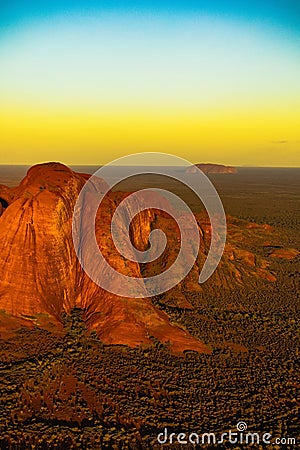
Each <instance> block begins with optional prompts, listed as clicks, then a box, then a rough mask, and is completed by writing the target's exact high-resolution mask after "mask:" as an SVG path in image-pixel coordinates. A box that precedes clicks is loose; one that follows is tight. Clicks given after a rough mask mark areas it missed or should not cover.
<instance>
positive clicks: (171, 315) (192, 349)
mask: <svg viewBox="0 0 300 450" xmlns="http://www.w3.org/2000/svg"><path fill="white" fill-rule="evenodd" d="M14 170H15V172H14ZM94 170H95V168H93V167H73V168H72V170H71V169H70V168H68V167H66V166H64V165H62V164H59V163H49V164H43V165H38V166H34V167H32V168H31V169H30V170H29V172H28V173H27V175H25V174H26V170H25V168H20V167H19V168H9V169H8V167H5V166H2V168H1V167H0V310H1V311H0V336H1V340H0V343H1V346H0V369H1V376H0V385H1V404H0V405H1V406H0V408H1V410H0V448H1V449H13V450H17V449H36V450H37V449H39V450H47V449H57V450H62V449H102V448H105V449H153V448H154V449H155V448H157V449H159V448H216V447H217V448H220V449H223V448H224V449H225V448H234V449H244V448H263V446H262V443H261V442H260V443H257V442H254V443H253V444H251V446H250V445H248V446H247V445H245V444H243V445H242V444H238V443H236V444H234V445H233V444H232V443H230V442H223V443H219V444H218V445H217V444H215V445H213V443H212V442H211V443H210V444H209V443H208V441H207V440H206V441H205V442H204V443H203V444H200V443H199V446H198V447H197V446H195V445H194V444H191V443H189V444H187V445H184V446H183V445H182V446H181V445H180V444H178V443H176V442H177V441H176V436H177V435H178V434H179V433H186V434H187V435H188V434H189V433H198V434H199V435H200V436H201V434H203V433H215V434H216V435H218V436H220V435H221V434H222V433H224V432H228V430H232V431H236V429H237V423H238V422H245V423H246V426H247V431H249V432H252V433H260V434H261V435H262V434H263V433H270V435H272V438H271V440H272V439H273V441H272V442H274V439H275V438H284V439H286V440H287V439H288V438H294V439H296V440H297V439H299V436H298V430H299V423H298V414H299V406H300V400H299V387H300V384H299V383H300V382H299V298H300V295H299V294H300V256H299V255H300V253H299V251H300V236H299V224H300V207H299V205H300V169H288V168H282V169H279V168H278V169H277V168H274V169H273V168H238V170H237V173H230V172H228V173H210V174H209V178H210V180H211V181H212V182H213V184H214V186H215V188H216V189H217V191H218V193H219V195H220V197H221V199H222V202H223V205H224V209H225V212H226V219H227V241H226V245H225V251H224V254H223V257H222V260H221V262H220V264H219V266H218V268H217V270H216V271H215V273H214V274H213V275H212V277H211V278H210V279H209V280H208V281H207V282H205V283H204V284H202V285H199V284H198V275H199V271H200V269H201V267H202V265H203V263H204V261H205V258H206V255H207V252H208V249H209V246H210V239H211V227H210V222H209V219H208V217H207V214H206V212H205V210H204V207H203V206H202V204H201V203H200V201H199V200H198V199H197V198H196V196H195V195H194V194H192V193H191V191H189V189H188V188H185V187H182V186H181V185H180V184H179V183H178V182H176V181H170V180H167V181H166V179H164V178H162V177H161V176H159V175H155V176H151V175H147V176H144V177H143V178H140V177H136V178H135V179H130V180H127V181H126V182H125V181H123V182H121V183H120V184H119V185H118V186H116V187H115V188H114V189H113V191H111V192H109V194H108V196H107V197H108V198H107V199H106V200H105V201H104V202H103V206H102V207H101V208H100V209H99V211H98V214H97V217H96V221H95V225H96V227H95V229H96V238H97V243H98V245H99V247H100V248H101V249H102V250H103V254H104V255H105V256H106V258H107V260H109V261H110V262H111V264H112V265H113V266H114V267H115V268H117V269H118V270H119V271H121V272H122V273H124V274H127V275H131V276H132V275H134V276H136V277H141V278H142V277H147V276H153V275H154V274H156V273H159V272H160V271H161V270H165V269H166V268H167V267H168V266H169V265H171V264H172V263H173V261H174V259H175V258H176V254H177V252H178V246H179V239H178V229H177V227H176V226H175V225H174V223H173V222H172V219H171V218H170V217H169V216H168V215H166V214H164V213H162V212H160V211H159V210H155V211H145V212H144V213H141V214H140V215H139V217H138V218H137V220H134V221H133V223H132V226H131V240H132V242H133V243H134V245H135V246H136V247H137V248H138V249H139V250H145V249H146V248H147V246H148V236H149V232H150V230H152V229H153V228H159V229H163V230H165V232H166V235H167V238H168V246H167V248H166V250H165V252H164V253H163V255H162V256H161V257H160V258H159V259H158V260H157V261H155V262H153V263H151V262H150V263H145V264H138V263H136V262H133V261H129V262H124V260H123V258H121V257H120V256H119V255H117V254H116V251H115V248H114V246H113V243H112V240H111V236H110V221H111V217H112V214H113V211H114V208H115V207H116V206H117V205H118V204H119V203H120V202H121V201H122V200H123V199H124V198H126V196H127V195H128V193H129V192H132V191H135V190H138V189H141V188H143V187H158V186H159V187H160V188H162V189H169V190H171V191H173V192H174V193H176V194H178V195H180V197H181V198H182V199H184V201H185V202H186V203H187V204H189V206H190V207H191V209H192V211H193V213H194V214H195V218H196V221H197V225H198V228H199V233H200V237H201V245H200V250H199V254H198V256H197V258H196V261H195V264H194V265H193V267H192V270H191V271H190V273H189V275H188V276H187V277H186V278H185V279H184V280H183V281H182V282H181V283H179V284H178V285H177V286H175V287H174V288H172V289H171V290H170V291H168V292H166V293H164V294H161V295H158V296H154V297H151V298H141V299H131V298H126V297H119V296H117V295H115V294H111V293H109V292H106V291H105V290H103V289H102V288H100V287H99V286H97V285H96V284H94V283H93V282H92V280H90V278H89V277H88V276H87V275H86V274H85V273H84V272H83V270H82V268H81V267H80V265H79V262H78V261H77V258H76V254H75V251H74V249H73V242H72V231H71V228H72V216H73V210H74V204H75V201H76V198H77V196H78V194H79V192H80V190H81V188H82V187H83V185H84V184H85V182H86V180H87V179H88V175H85V174H87V173H90V174H91V173H93V172H94ZM178 170H180V168H178ZM186 176H187V177H193V176H195V175H194V174H193V173H190V174H186ZM21 180H22V181H21ZM87 213H88V211H87ZM120 226H121V227H122V224H120ZM191 248H192V247H191ZM103 276H105V274H104V275H103ZM111 283H112V286H113V284H114V280H113V279H112V280H111ZM165 428H167V430H168V436H169V435H170V434H171V433H175V435H174V436H175V438H174V440H173V443H171V444H170V441H169V437H168V440H167V442H166V444H164V446H163V447H162V446H161V444H159V442H158V440H157V436H158V434H159V433H163V432H164V429H165ZM290 442H291V441H290ZM295 442H296V441H295ZM298 442H299V441H298ZM272 448H274V449H279V448H281V446H280V445H272ZM285 448H296V445H295V443H294V444H293V445H292V444H286V445H285Z"/></svg>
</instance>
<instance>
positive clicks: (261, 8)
mask: <svg viewBox="0 0 300 450" xmlns="http://www.w3.org/2000/svg"><path fill="white" fill-rule="evenodd" d="M262 3H263V4H262ZM144 151H154V152H156V151H157V152H168V153H172V154H175V155H178V156H181V157H183V158H186V159H188V160H190V161H191V162H194V163H197V162H213V163H223V164H231V165H238V166H243V165H244V166H297V167H299V166H300V2H298V1H295V0H294V1H289V0H288V1H287V0H285V1H281V0H277V1H276V0H274V1H265V2H261V1H260V2H258V1H256V0H252V1H247V0H245V1H242V2H241V1H233V0H228V1H224V0H223V1H222V0H219V1H213V0H212V1H201V0H198V1H190V0H186V1H181V2H179V1H176V0H173V1H166V0H160V1H158V0H153V1H151V2H150V1H144V2H136V1H91V0H90V1H89V0H85V1H83V0H82V1H76V0H75V1H67V0H61V1H55V0H54V1H49V0H44V1H26V0H23V1H14V0H9V1H2V0H0V164H35V163H39V162H45V161H54V160H55V161H61V162H63V163H65V164H73V165H74V164H95V165H99V164H105V163H108V162H109V161H111V160H112V159H115V158H118V157H121V156H124V155H127V154H131V153H137V152H144Z"/></svg>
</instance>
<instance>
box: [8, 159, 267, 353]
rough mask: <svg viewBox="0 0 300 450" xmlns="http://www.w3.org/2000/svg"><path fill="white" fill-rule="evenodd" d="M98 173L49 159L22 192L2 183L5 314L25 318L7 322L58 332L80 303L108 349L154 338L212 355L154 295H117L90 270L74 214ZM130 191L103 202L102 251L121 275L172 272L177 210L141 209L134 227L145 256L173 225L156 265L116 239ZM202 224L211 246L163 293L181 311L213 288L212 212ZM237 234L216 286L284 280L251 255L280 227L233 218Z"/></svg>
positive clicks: (232, 234) (99, 222) (204, 244)
mask: <svg viewBox="0 0 300 450" xmlns="http://www.w3.org/2000/svg"><path fill="white" fill-rule="evenodd" d="M88 177H89V176H88V175H84V174H79V173H75V172H73V171H72V170H71V169H69V168H68V167H66V166H63V165H62V164H59V163H48V164H41V165H37V166H34V167H32V168H31V169H30V170H29V171H28V173H27V175H26V177H25V178H24V179H23V181H22V182H21V183H20V185H19V186H18V187H15V188H11V189H9V188H7V187H5V186H2V185H0V198H1V199H2V200H3V201H2V202H1V206H2V209H1V213H2V215H1V214H0V215H1V217H0V310H2V311H5V314H7V315H10V317H14V318H15V319H14V320H13V322H12V319H7V324H9V323H14V327H16V324H18V323H20V324H22V325H24V324H26V323H27V324H28V326H30V327H32V326H33V325H37V326H43V327H45V323H48V324H50V323H51V327H55V326H57V327H60V326H61V320H62V314H63V313H64V312H65V313H69V312H70V311H71V309H72V308H74V307H76V308H81V309H83V310H84V314H85V321H86V325H87V327H88V328H89V329H92V330H96V332H97V333H98V336H99V337H100V339H101V340H102V341H103V342H105V343H110V344H126V345H129V346H137V345H139V344H142V343H143V344H149V343H150V342H151V336H152V337H155V338H157V339H158V340H160V341H161V342H164V343H169V344H170V346H171V349H172V350H173V351H174V352H176V351H182V350H184V349H191V350H195V351H199V352H209V351H210V350H209V348H207V346H206V345H205V344H204V343H202V342H200V341H199V340H198V339H196V338H193V337H192V336H191V335H189V333H188V332H186V331H185V330H183V329H181V328H180V327H178V326H176V325H174V324H172V323H171V321H170V320H169V317H168V316H167V314H166V313H165V312H163V311H162V310H160V309H159V308H157V307H156V306H154V304H153V303H152V301H151V300H150V299H149V298H142V299H131V298H124V297H119V296H117V295H114V294H111V293H109V292H107V291H105V290H103V289H102V288H100V287H98V286H97V285H96V284H95V283H94V282H93V281H92V280H91V279H90V278H89V277H88V276H87V275H86V274H85V272H84V271H83V270H82V268H81V266H80V264H79V261H78V259H77V257H76V254H75V251H74V247H73V241H72V218H73V211H74V206H75V202H76V199H77V197H78V195H79V192H80V191H81V189H82V187H83V186H84V184H85V182H86V180H87V179H88ZM99 183H100V185H101V180H100V181H99ZM103 187H104V185H103ZM126 195H128V194H125V193H121V192H110V193H109V194H108V195H107V196H106V197H105V199H104V201H103V203H102V204H101V207H100V208H99V211H98V213H97V218H96V224H95V225H96V237H97V241H98V245H99V246H100V248H101V250H102V252H103V254H104V256H105V258H106V259H107V261H109V263H110V264H111V265H112V266H113V267H115V268H116V269H117V270H118V271H120V272H122V273H124V274H127V275H130V276H136V277H142V276H151V275H153V274H155V273H158V272H160V271H161V270H165V268H167V267H168V265H170V264H172V261H174V259H175V258H176V254H177V252H178V248H179V245H180V242H179V241H180V240H179V237H178V230H177V227H176V224H174V223H173V221H172V219H171V218H170V217H169V216H168V215H167V214H164V213H160V212H159V211H156V210H146V211H144V212H142V213H140V214H139V215H138V216H136V217H135V219H134V220H133V221H132V224H131V230H130V232H131V239H132V242H133V243H134V244H135V246H136V247H137V248H138V249H140V250H145V249H146V248H147V246H148V237H149V233H150V231H151V229H153V228H154V227H155V228H161V229H167V235H168V244H169V245H168V247H167V249H166V250H165V252H164V253H163V255H162V256H161V257H160V258H158V260H157V261H154V262H153V263H147V264H144V265H143V266H142V265H141V266H140V265H139V264H138V263H136V262H133V261H125V260H124V258H123V257H122V256H121V255H120V254H119V253H118V252H117V250H116V248H115V246H114V244H113V242H112V237H111V231H110V224H111V218H112V215H113V213H114V209H115V207H116V205H117V204H118V203H119V202H120V201H121V200H122V199H123V198H125V197H126ZM86 213H88V211H86ZM196 218H197V222H198V225H199V231H200V235H201V249H200V252H199V255H198V258H197V262H196V263H195V265H194V267H193V269H192V270H191V272H190V273H189V275H188V276H187V277H186V279H185V280H184V281H183V282H181V283H180V284H179V285H178V286H176V287H175V288H173V289H172V290H170V291H169V292H167V293H166V294H165V295H163V296H162V302H163V303H166V304H168V305H169V306H172V307H180V308H192V305H191V303H190V302H189V299H188V296H187V295H186V292H188V293H190V292H195V293H200V294H201V292H203V290H205V285H204V286H202V287H200V286H199V284H198V275H199V271H200V268H201V266H202V264H203V262H204V260H205V257H206V256H205V255H206V254H207V250H208V248H209V245H210V237H211V228H210V222H209V220H208V218H207V216H206V215H205V214H198V215H197V216H196ZM253 227H255V230H254V231H253ZM228 231H229V233H228V241H227V244H226V248H225V252H224V256H223V259H222V261H221V263H220V265H219V268H218V270H217V271H216V272H215V274H214V275H213V277H212V278H211V280H210V281H209V283H213V284H214V285H218V286H220V287H222V289H230V288H232V287H234V286H236V285H238V286H242V285H243V283H244V280H245V279H247V278H250V279H252V280H253V279H265V280H268V281H270V282H271V281H274V280H275V275H274V274H273V273H271V272H269V271H268V265H269V262H268V261H267V260H266V259H263V258H261V257H259V256H258V255H254V254H253V253H251V252H250V251H248V250H246V249H245V247H246V246H247V243H248V242H250V241H251V242H252V243H253V242H255V243H256V244H257V245H261V246H262V245H264V242H265V241H267V240H270V239H271V238H272V236H273V235H274V233H273V231H274V230H273V229H271V228H270V227H269V228H268V227H267V228H266V227H265V226H264V225H256V224H249V223H248V222H246V221H241V220H237V219H234V218H229V223H228ZM113 282H114V280H112V283H113ZM7 317H8V316H7ZM0 325H1V326H0V331H1V330H3V327H4V328H5V320H4V319H3V318H2V319H1V321H0ZM8 326H9V325H8ZM51 327H50V328H51ZM48 328H49V327H48Z"/></svg>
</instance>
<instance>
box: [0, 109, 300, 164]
mask: <svg viewBox="0 0 300 450" xmlns="http://www.w3.org/2000/svg"><path fill="white" fill-rule="evenodd" d="M0 129H1V134H0V148H2V149H5V151H2V152H1V158H0V163H1V164H35V163H38V162H43V161H53V160H55V161H61V162H63V163H65V164H69V165H70V164H73V165H76V164H78V165H84V164H87V165H88V164H91V165H101V164H106V163H108V162H109V161H111V160H113V159H115V158H118V157H121V156H125V155H126V154H130V153H138V152H144V151H160V152H167V153H172V154H175V155H178V156H181V157H182V158H185V159H188V160H190V161H191V162H192V163H197V162H213V163H223V164H231V165H240V166H241V165H251V166H288V167H289V166H296V167H297V166H300V152H299V147H300V140H299V130H300V110H299V114H297V113H295V109H294V110H292V109H291V108H288V107H287V109H286V111H283V110H282V109H280V110H276V109H273V110H272V111H269V110H267V109H265V110H264V109H260V110H257V109H253V110H251V109H250V108H247V109H246V110H244V111H242V110H238V109H237V110H235V111H234V110H226V109H225V110H223V111H222V110H219V111H215V110H212V111H209V110H206V111H205V112H203V111H201V110H198V111H197V110H194V111H193V110H192V111H191V110H186V111H184V110H181V111H179V110H178V108H177V109H174V110H173V111H172V110H169V111H168V110H165V111H163V110H160V111H156V110H155V109H152V110H151V108H149V109H147V110H135V111H134V110H132V111H130V112H128V111H126V110H123V111H122V110H121V109H119V110H118V113H116V111H113V110H111V111H107V112H106V113H105V114H104V113H103V112H101V111H98V112H97V111H91V110H89V111H85V110H84V109H83V110H82V111H69V112H67V111H66V110H60V111H58V110H57V109H53V110H51V109H49V110H48V111H47V110H45V109H43V110H38V109H34V108H32V109H31V110H30V108H28V107H27V108H25V107H23V108H16V107H15V108H8V107H7V108H6V109H5V114H3V113H0Z"/></svg>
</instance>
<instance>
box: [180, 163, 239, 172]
mask: <svg viewBox="0 0 300 450" xmlns="http://www.w3.org/2000/svg"><path fill="white" fill-rule="evenodd" d="M197 167H198V169H200V170H202V172H204V173H237V169H236V167H232V166H223V165H222V164H208V163H200V164H194V165H193V166H190V167H188V168H187V169H186V173H196V171H197Z"/></svg>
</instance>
